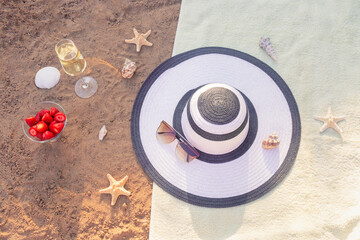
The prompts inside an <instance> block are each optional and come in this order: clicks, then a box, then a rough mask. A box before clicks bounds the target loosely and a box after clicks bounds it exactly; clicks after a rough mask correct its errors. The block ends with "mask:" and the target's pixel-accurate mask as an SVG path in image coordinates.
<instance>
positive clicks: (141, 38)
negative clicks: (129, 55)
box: [125, 28, 153, 52]
mask: <svg viewBox="0 0 360 240" xmlns="http://www.w3.org/2000/svg"><path fill="white" fill-rule="evenodd" d="M133 30H134V34H135V37H134V38H132V39H125V42H126V43H134V44H136V51H137V52H140V49H141V47H142V46H143V45H145V46H149V47H151V46H152V45H153V44H152V43H151V42H148V41H147V40H146V38H147V37H148V36H149V35H150V33H151V30H149V31H147V33H141V34H140V33H139V32H138V31H137V30H136V29H135V28H134V29H133Z"/></svg>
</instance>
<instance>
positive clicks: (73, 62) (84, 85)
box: [55, 39, 98, 98]
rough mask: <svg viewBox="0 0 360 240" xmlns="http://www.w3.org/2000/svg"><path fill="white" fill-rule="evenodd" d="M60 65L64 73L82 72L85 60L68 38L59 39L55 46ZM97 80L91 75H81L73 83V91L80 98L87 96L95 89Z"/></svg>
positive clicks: (73, 74)
mask: <svg viewBox="0 0 360 240" xmlns="http://www.w3.org/2000/svg"><path fill="white" fill-rule="evenodd" d="M55 51H56V53H57V55H58V57H59V60H60V63H61V66H62V67H63V69H64V71H65V73H67V74H68V75H70V76H77V75H80V74H81V73H83V72H84V70H85V68H86V61H85V59H84V58H83V56H82V55H81V53H80V51H79V49H77V47H76V46H75V44H74V42H73V41H71V40H69V39H63V40H61V41H59V42H58V43H57V44H56V46H55ZM97 86H98V85H97V82H96V80H95V79H94V78H92V77H88V76H87V77H83V78H81V79H79V80H78V81H77V82H76V84H75V93H76V94H77V95H78V96H79V97H81V98H89V97H91V96H92V95H94V94H95V93H96V91H97Z"/></svg>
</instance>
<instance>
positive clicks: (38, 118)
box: [35, 112, 42, 122]
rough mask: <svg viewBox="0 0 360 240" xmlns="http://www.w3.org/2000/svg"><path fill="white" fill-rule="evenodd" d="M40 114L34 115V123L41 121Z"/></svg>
mask: <svg viewBox="0 0 360 240" xmlns="http://www.w3.org/2000/svg"><path fill="white" fill-rule="evenodd" d="M41 117H42V116H41V114H40V112H38V113H37V114H36V116H35V121H36V122H40V120H41Z"/></svg>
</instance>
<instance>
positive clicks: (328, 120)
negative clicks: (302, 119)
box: [314, 107, 345, 136]
mask: <svg viewBox="0 0 360 240" xmlns="http://www.w3.org/2000/svg"><path fill="white" fill-rule="evenodd" d="M314 118H315V119H316V120H319V121H322V122H324V125H322V127H321V128H320V132H324V131H325V130H326V129H328V128H329V127H331V128H333V129H334V130H335V131H336V132H337V133H339V134H340V136H341V133H342V132H343V130H342V129H341V128H340V127H339V126H338V125H337V124H336V123H337V122H339V121H342V120H344V119H345V116H341V117H335V116H334V115H333V113H332V111H331V107H329V108H328V112H327V114H326V116H325V117H314Z"/></svg>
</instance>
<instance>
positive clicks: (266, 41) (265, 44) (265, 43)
mask: <svg viewBox="0 0 360 240" xmlns="http://www.w3.org/2000/svg"><path fill="white" fill-rule="evenodd" d="M259 45H260V47H261V48H262V49H264V50H265V52H266V53H267V54H268V55H269V56H270V57H271V58H272V59H273V60H274V61H275V62H276V61H277V57H276V54H275V51H274V48H273V46H272V44H271V42H270V38H269V37H261V38H260V44H259Z"/></svg>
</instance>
